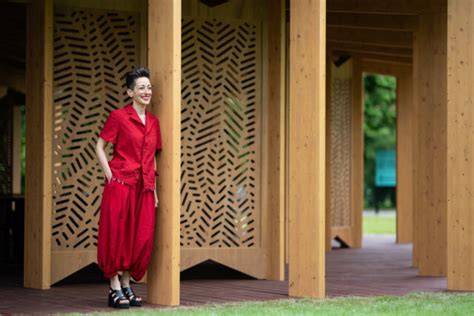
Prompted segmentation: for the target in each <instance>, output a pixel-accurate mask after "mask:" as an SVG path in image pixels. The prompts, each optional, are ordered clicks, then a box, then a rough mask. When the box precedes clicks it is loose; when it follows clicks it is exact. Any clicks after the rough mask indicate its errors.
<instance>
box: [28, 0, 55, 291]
mask: <svg viewBox="0 0 474 316" xmlns="http://www.w3.org/2000/svg"><path fill="white" fill-rule="evenodd" d="M27 30H28V32H27V34H28V35H27V90H26V91H28V93H27V95H26V118H27V124H26V125H27V129H26V133H27V136H26V148H27V150H26V208H25V252H24V253H25V258H24V283H23V285H24V286H25V287H28V288H37V289H47V288H49V286H50V284H51V209H52V200H51V178H52V172H51V168H52V163H51V158H52V110H53V107H52V105H51V104H52V81H53V76H52V70H53V1H52V0H42V1H34V2H32V3H31V4H29V5H28V8H27Z"/></svg>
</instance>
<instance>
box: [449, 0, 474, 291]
mask: <svg viewBox="0 0 474 316" xmlns="http://www.w3.org/2000/svg"><path fill="white" fill-rule="evenodd" d="M473 21H474V4H473V3H472V1H469V0H465V1H452V0H449V1H448V254H447V256H448V289H450V290H459V291H473V290H474V216H473V212H474V104H473V100H474V23H473Z"/></svg>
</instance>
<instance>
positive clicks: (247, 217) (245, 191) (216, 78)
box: [181, 18, 261, 248]
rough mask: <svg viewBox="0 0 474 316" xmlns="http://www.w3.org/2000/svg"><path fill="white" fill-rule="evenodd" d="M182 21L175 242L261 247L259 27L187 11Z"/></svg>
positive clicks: (227, 246) (226, 246)
mask: <svg viewBox="0 0 474 316" xmlns="http://www.w3.org/2000/svg"><path fill="white" fill-rule="evenodd" d="M182 25H183V26H182V112H181V114H182V118H181V137H182V139H181V140H182V147H181V149H182V150H181V163H182V168H181V172H182V173H181V184H182V186H181V245H182V246H183V247H187V248H193V247H223V248H235V247H255V246H259V242H260V237H259V234H260V233H261V232H260V227H259V225H260V133H261V131H260V128H261V127H260V111H261V102H260V100H261V95H260V81H261V70H260V68H259V67H261V63H260V59H261V57H260V52H259V44H258V43H259V36H258V34H257V33H258V32H257V26H256V25H250V24H248V23H246V22H231V23H229V22H221V21H218V20H216V19H212V20H198V19H191V18H189V19H184V20H183V24H182Z"/></svg>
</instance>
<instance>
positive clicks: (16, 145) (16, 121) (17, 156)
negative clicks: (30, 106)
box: [12, 106, 21, 194]
mask: <svg viewBox="0 0 474 316" xmlns="http://www.w3.org/2000/svg"><path fill="white" fill-rule="evenodd" d="M12 125H13V144H12V145H13V148H12V149H13V178H12V193H14V194H21V107H19V106H14V107H13V124H12Z"/></svg>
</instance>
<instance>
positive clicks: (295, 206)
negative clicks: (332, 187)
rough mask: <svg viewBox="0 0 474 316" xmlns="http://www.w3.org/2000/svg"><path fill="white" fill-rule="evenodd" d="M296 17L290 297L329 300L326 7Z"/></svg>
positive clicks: (297, 9)
mask: <svg viewBox="0 0 474 316" xmlns="http://www.w3.org/2000/svg"><path fill="white" fill-rule="evenodd" d="M290 12H291V17H290V58H291V59H290V77H291V81H290V91H289V93H290V118H289V120H290V122H289V134H290V166H289V168H290V170H289V173H290V180H289V181H290V183H289V199H290V201H289V208H290V209H289V234H290V236H289V251H290V253H289V256H290V258H289V295H290V296H297V297H302V296H308V297H324V296H325V262H324V260H325V251H324V250H325V244H324V240H325V155H326V153H325V147H326V146H325V140H326V135H325V112H326V100H325V94H326V87H325V81H326V79H325V73H326V56H325V52H326V20H325V17H326V1H305V2H303V1H291V2H290Z"/></svg>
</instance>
